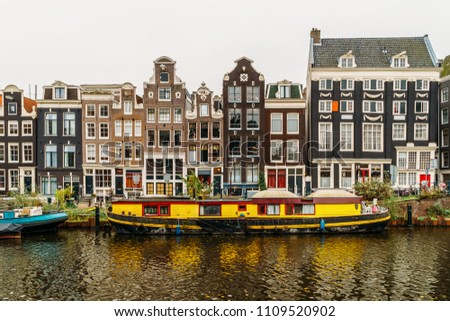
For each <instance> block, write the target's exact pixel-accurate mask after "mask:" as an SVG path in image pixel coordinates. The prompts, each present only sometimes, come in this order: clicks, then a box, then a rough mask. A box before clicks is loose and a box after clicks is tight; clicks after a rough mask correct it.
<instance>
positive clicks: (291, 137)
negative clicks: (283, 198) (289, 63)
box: [263, 80, 307, 195]
mask: <svg viewBox="0 0 450 321" xmlns="http://www.w3.org/2000/svg"><path fill="white" fill-rule="evenodd" d="M264 115H265V118H264V119H263V121H264V122H265V128H266V130H267V135H266V136H265V139H264V142H263V144H264V150H265V151H267V152H266V153H265V155H264V157H265V159H264V161H265V177H266V185H267V187H268V188H278V189H284V190H287V191H290V192H292V193H295V194H297V195H304V194H305V174H306V167H305V163H306V160H307V155H306V142H307V141H306V134H307V128H306V99H305V98H304V97H303V88H302V86H301V85H300V84H299V83H293V82H291V81H288V80H283V81H280V82H277V83H270V84H268V85H267V90H266V100H265V106H264Z"/></svg>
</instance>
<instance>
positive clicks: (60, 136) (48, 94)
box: [36, 81, 82, 197]
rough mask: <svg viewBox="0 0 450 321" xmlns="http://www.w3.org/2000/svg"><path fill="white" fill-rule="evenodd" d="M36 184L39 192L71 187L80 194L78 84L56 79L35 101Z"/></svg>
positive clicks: (51, 192) (76, 194) (50, 192)
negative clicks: (36, 108) (36, 123)
mask: <svg viewBox="0 0 450 321" xmlns="http://www.w3.org/2000/svg"><path fill="white" fill-rule="evenodd" d="M37 106H38V118H37V119H38V125H37V133H38V136H37V137H38V139H37V140H38V142H37V147H36V148H37V162H38V170H37V175H38V184H39V189H40V192H41V193H42V194H43V195H49V196H50V195H54V194H55V192H56V191H57V190H58V189H61V188H66V187H68V186H72V188H73V192H74V194H75V196H76V197H78V196H79V195H80V192H81V191H80V184H81V177H82V144H81V142H82V128H81V126H82V122H81V96H80V88H79V87H78V86H73V85H67V84H65V83H63V82H61V81H56V82H55V83H53V84H52V85H49V86H44V88H43V99H40V100H38V102H37Z"/></svg>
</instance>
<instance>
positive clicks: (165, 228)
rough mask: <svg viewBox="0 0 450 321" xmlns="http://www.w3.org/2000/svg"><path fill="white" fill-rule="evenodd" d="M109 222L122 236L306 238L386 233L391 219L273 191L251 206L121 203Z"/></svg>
mask: <svg viewBox="0 0 450 321" xmlns="http://www.w3.org/2000/svg"><path fill="white" fill-rule="evenodd" d="M108 219H109V221H110V223H111V225H112V226H113V227H114V228H115V230H116V231H117V232H118V233H120V234H139V235H145V234H149V235H150V234H178V235H180V234H301V233H357V232H380V231H382V230H384V229H385V228H386V227H387V225H388V223H389V220H390V215H389V213H388V211H387V210H386V209H384V208H381V207H378V206H376V205H373V206H371V207H368V206H366V204H365V203H364V202H362V198H361V197H359V196H356V195H354V194H351V193H348V192H346V191H341V190H339V191H336V190H326V191H321V192H316V193H314V194H312V196H311V197H307V198H302V197H299V196H297V195H294V194H292V193H290V192H287V191H277V190H272V191H270V190H268V191H262V192H259V193H257V194H255V195H254V196H253V197H252V199H245V200H243V199H240V200H238V199H225V200H214V199H211V200H189V199H183V198H149V199H146V198H142V199H136V200H121V201H117V202H113V204H112V206H111V208H110V209H109V210H108Z"/></svg>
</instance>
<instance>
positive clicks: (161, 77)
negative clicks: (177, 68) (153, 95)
mask: <svg viewBox="0 0 450 321" xmlns="http://www.w3.org/2000/svg"><path fill="white" fill-rule="evenodd" d="M159 80H160V81H161V82H169V73H168V72H161V73H160V74H159Z"/></svg>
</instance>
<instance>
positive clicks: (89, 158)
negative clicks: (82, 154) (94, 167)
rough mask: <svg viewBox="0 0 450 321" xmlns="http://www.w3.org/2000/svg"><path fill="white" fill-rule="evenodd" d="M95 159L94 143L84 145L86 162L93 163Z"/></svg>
mask: <svg viewBox="0 0 450 321" xmlns="http://www.w3.org/2000/svg"><path fill="white" fill-rule="evenodd" d="M96 160H97V147H96V145H95V144H87V145H86V163H95V162H96Z"/></svg>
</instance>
